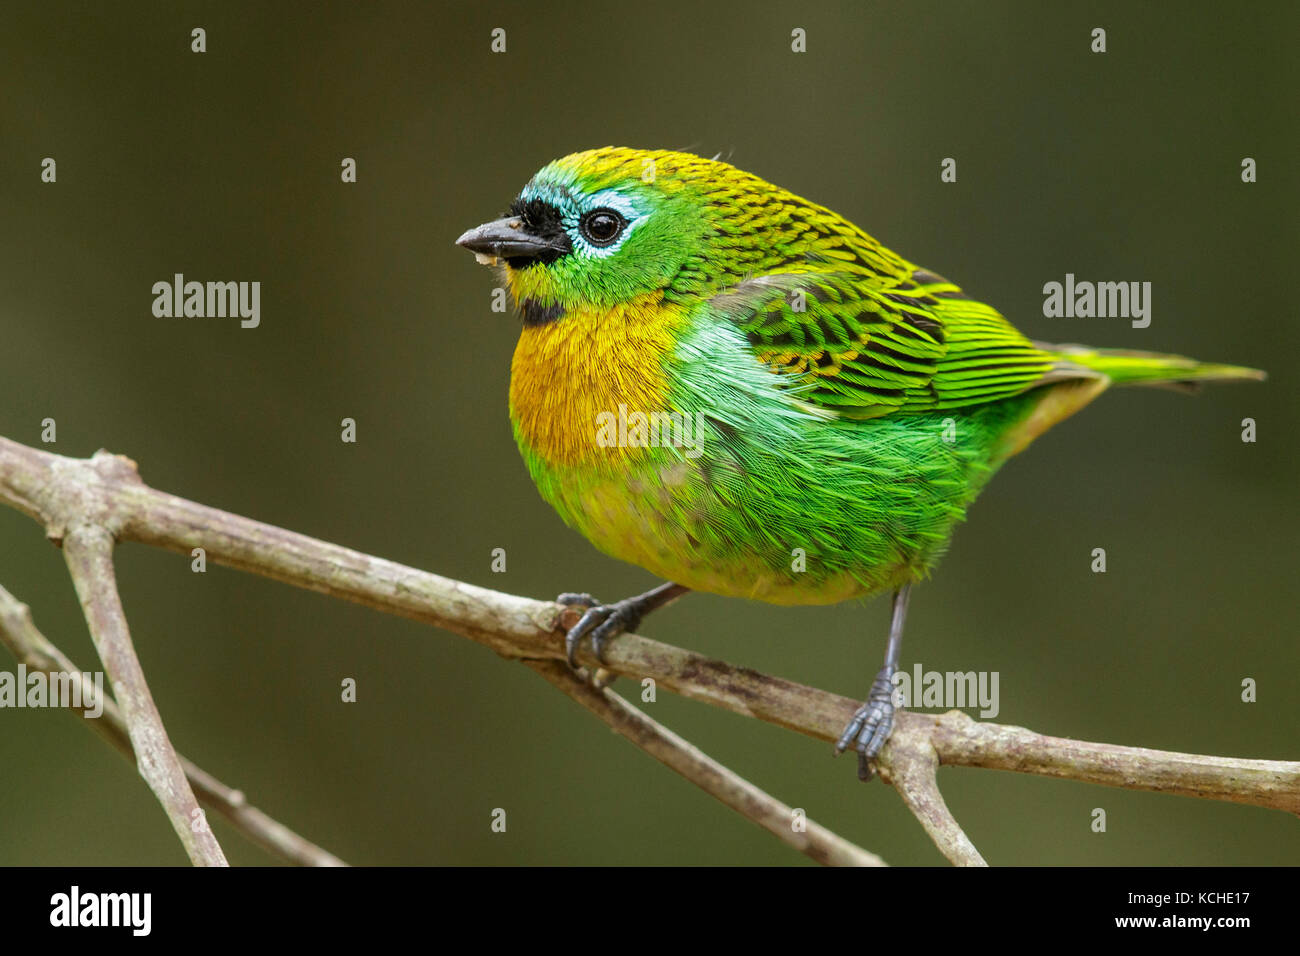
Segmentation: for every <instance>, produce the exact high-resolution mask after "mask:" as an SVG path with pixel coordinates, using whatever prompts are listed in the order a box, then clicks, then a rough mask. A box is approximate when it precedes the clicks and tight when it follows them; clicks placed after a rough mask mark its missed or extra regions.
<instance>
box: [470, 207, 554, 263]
mask: <svg viewBox="0 0 1300 956" xmlns="http://www.w3.org/2000/svg"><path fill="white" fill-rule="evenodd" d="M563 238H564V237H562V236H561V237H557V238H553V239H551V238H544V237H542V236H535V235H533V234H532V233H529V232H526V231H525V230H524V224H523V222H521V221H520V220H519V219H518V218H515V217H513V216H507V217H506V218H505V219H498V220H496V221H495V222H486V223H484V224H483V225H481V226H475V227H474V228H473V229H471V230H469V232H467V233H465V234H464V235H463V236H461V237H460V238H459V239H457V240H456V245H458V246H464V247H465V248H466V249H468V250H469V251H470V252H478V253H481V254H483V255H485V256H497V257H498V258H501V259H522V260H528V261H531V260H535V259H541V260H543V261H547V262H550V261H554V260H555V259H557V258H559V257H560V256H562V255H564V254H565V253H566V252H568V251H569V244H568V243H567V242H565V241H562V240H563ZM512 264H513V263H512Z"/></svg>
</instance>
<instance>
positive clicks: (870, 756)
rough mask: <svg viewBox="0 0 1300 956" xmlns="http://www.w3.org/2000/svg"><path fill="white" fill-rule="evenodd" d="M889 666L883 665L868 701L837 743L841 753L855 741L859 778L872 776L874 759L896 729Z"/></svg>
mask: <svg viewBox="0 0 1300 956" xmlns="http://www.w3.org/2000/svg"><path fill="white" fill-rule="evenodd" d="M892 677H893V674H892V673H891V671H890V668H888V667H884V668H881V670H880V673H879V674H877V675H876V679H875V680H874V681H872V682H871V691H870V693H868V694H867V702H866V703H865V704H863V705H862V706H861V707H859V708H858V709H857V711H856V712H855V713H854V714H853V719H852V720H850V721H849V725H848V726H847V727H845V728H844V733H842V734H840V739H839V740H838V741H836V743H835V753H836V754H842V753H844V751H845V749H846V748H847V747H848V746H849V744H850V743H852V742H853V741H856V742H857V743H856V745H855V748H854V749H856V750H857V752H858V779H859V780H862V781H864V782H865V781H867V780H870V779H871V761H872V760H874V759H875V758H876V755H877V754H879V753H880V750H881V748H882V747H884V746H885V741H886V740H888V739H889V734H890V731H892V730H893V729H894V684H893V681H892V680H891V678H892Z"/></svg>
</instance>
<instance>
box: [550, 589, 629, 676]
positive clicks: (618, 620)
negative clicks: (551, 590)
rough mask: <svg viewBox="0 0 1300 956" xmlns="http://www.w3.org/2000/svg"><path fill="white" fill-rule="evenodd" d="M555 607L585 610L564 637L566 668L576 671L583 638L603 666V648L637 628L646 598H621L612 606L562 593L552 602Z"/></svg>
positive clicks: (581, 596)
mask: <svg viewBox="0 0 1300 956" xmlns="http://www.w3.org/2000/svg"><path fill="white" fill-rule="evenodd" d="M555 603H556V604H563V605H565V606H567V607H581V608H586V610H585V611H584V612H583V615H582V617H580V618H578V623H576V624H574V625H573V627H571V628H569V631H568V633H567V634H565V636H564V655H565V657H567V658H568V660H569V666H570V667H572V668H573V669H574V670H577V668H578V660H577V654H578V647H579V645H580V644H581V643H582V639H583V638H584V637H586V638H590V640H591V651H592V653H593V654H595V655H596V660H598V661H600V662H601V663H602V664H603V663H605V645H606V644H607V643H609V641H610V640H612V639H613V638H615V637H617V636H618V635H619V634H622V633H623V632H624V631H634V630H636V628H637V627H638V626H639V625H640V624H641V618H642V617H643V616H645V613H646V611H647V610H648V608H647V606H646V605H647V602H646V595H644V594H638V595H637V596H636V597H630V598H624V599H623V600H622V601H616V602H614V603H613V604H602V603H600V601H598V600H596V599H595V598H594V597H592V596H591V595H590V594H574V593H569V592H565V593H564V594H561V595H560V596H559V597H557V598H556V599H555Z"/></svg>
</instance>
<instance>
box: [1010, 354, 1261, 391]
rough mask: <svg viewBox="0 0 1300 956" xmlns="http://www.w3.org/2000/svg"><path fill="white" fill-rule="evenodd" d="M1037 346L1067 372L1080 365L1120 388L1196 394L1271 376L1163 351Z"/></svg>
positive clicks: (1254, 369) (1248, 369) (1249, 369)
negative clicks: (1213, 385)
mask: <svg viewBox="0 0 1300 956" xmlns="http://www.w3.org/2000/svg"><path fill="white" fill-rule="evenodd" d="M1034 344H1035V345H1037V346H1038V347H1039V348H1041V349H1043V350H1044V351H1046V352H1050V353H1051V354H1052V355H1055V356H1057V357H1058V358H1059V360H1060V362H1061V365H1062V367H1063V368H1064V369H1068V368H1069V367H1070V366H1076V367H1081V368H1084V369H1090V370H1092V371H1094V372H1100V373H1101V374H1102V375H1105V376H1106V377H1107V378H1108V379H1110V380H1111V381H1112V382H1113V383H1115V384H1116V385H1162V386H1165V387H1169V388H1177V389H1182V390H1192V391H1194V390H1196V388H1198V387H1199V386H1200V384H1201V383H1202V382H1260V381H1263V380H1264V379H1265V378H1267V377H1268V376H1267V375H1266V374H1265V373H1264V372H1262V371H1260V370H1259V369H1257V368H1245V367H1244V366H1241V365H1218V364H1216V363H1213V362H1198V361H1196V360H1195V359H1189V358H1184V357H1183V356H1181V355H1165V354H1163V353H1160V352H1134V351H1130V350H1128V349H1094V348H1089V347H1088V346H1086V345H1045V344H1042V343H1034Z"/></svg>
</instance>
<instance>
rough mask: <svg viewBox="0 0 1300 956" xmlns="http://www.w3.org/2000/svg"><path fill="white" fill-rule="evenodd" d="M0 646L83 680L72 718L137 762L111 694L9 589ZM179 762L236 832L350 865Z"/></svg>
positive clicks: (292, 858) (287, 851)
mask: <svg viewBox="0 0 1300 956" xmlns="http://www.w3.org/2000/svg"><path fill="white" fill-rule="evenodd" d="M0 643H2V644H4V645H5V646H6V647H8V648H9V650H10V652H11V653H12V654H13V655H14V657H15V658H16V659H17V660H18V661H20V662H21V663H23V664H26V665H27V666H28V667H30V668H32V669H33V670H38V671H41V672H42V673H45V674H49V675H55V674H66V675H69V676H70V677H71V678H72V679H73V680H76V681H78V682H79V683H80V684H81V700H82V702H83V704H84V706H83V707H82V708H81V709H73V710H72V713H74V714H77V715H78V716H80V717H81V718H82V720H83V721H84V722H85V724H86V726H88V727H90V729H91V730H93V731H95V733H97V734H99V736H100V737H102V738H103V739H104V740H106V741H107V742H108V743H109V744H111V745H112V746H113V747H114V748H115V749H116V750H117V751H118V752H119V753H121V754H122V756H124V757H126V758H127V759H128V760H130V761H133V762H134V761H135V750H134V748H132V746H131V737H130V735H129V734H128V732H127V729H126V723H125V721H123V720H122V714H121V712H120V711H119V709H118V706H117V704H116V703H115V702H114V701H113V699H112V698H111V697H109V696H108V695H107V694H105V695H104V696H103V700H102V701H98V703H96V701H95V696H96V689H95V685H94V683H92V682H91V681H90V680H89V679H88V678H87V676H86V674H85V673H84V672H82V671H81V670H80V669H79V668H78V667H77V666H76V665H75V664H73V662H72V661H71V660H69V659H68V658H67V657H66V656H65V655H64V654H63V652H62V651H60V650H59V649H58V648H57V647H55V646H54V645H53V644H51V643H50V642H49V641H48V640H47V639H46V637H45V635H44V634H42V633H41V632H40V630H39V629H37V627H36V624H35V622H34V621H33V620H32V615H31V611H30V610H29V609H28V607H27V605H25V604H23V603H22V602H21V601H19V600H18V599H17V598H15V597H14V596H13V595H12V594H10V593H9V592H8V591H6V590H5V589H4V587H0ZM98 705H102V707H103V712H102V713H101V714H100V715H99V716H98V717H93V716H90V714H88V713H87V711H93V710H95V709H96V708H97V706H98ZM180 761H181V766H182V767H184V769H185V776H186V778H187V779H188V780H189V782H190V786H191V787H193V788H194V793H195V795H196V796H198V798H199V802H200V803H202V804H203V806H204V807H206V808H207V809H209V810H212V811H215V812H216V813H219V814H221V816H222V817H224V818H225V820H226V821H227V822H228V823H229V824H230V825H231V826H232V827H234V828H235V829H236V830H237V831H239V832H240V833H242V834H243V835H244V836H246V837H248V839H250V840H251V841H253V842H254V843H256V844H258V845H259V846H261V847H262V848H264V849H266V850H267V851H269V852H271V853H273V854H275V855H277V856H279V857H281V858H283V859H285V860H287V861H288V862H290V863H296V864H298V865H300V866H346V865H347V864H345V863H344V862H343V861H342V860H340V859H339V858H338V857H336V856H334V855H333V854H332V853H329V852H327V851H326V850H323V849H321V848H320V847H318V846H317V845H316V844H314V843H312V842H311V841H310V840H306V839H304V838H303V837H301V836H299V835H298V834H296V833H294V832H293V831H292V830H290V829H289V828H288V827H286V826H285V825H284V824H282V823H280V822H278V821H276V820H274V819H272V818H271V817H269V816H267V815H266V814H265V813H263V812H262V811H261V810H259V809H257V807H255V806H253V805H251V804H250V803H249V802H248V800H247V798H246V797H245V796H244V794H243V793H242V792H241V791H239V790H235V789H233V788H231V787H228V786H226V785H225V784H224V783H222V782H221V781H220V780H218V779H217V778H216V777H214V776H212V775H211V774H209V773H208V772H207V771H205V770H203V769H202V768H200V767H198V766H195V764H193V763H192V762H191V761H189V760H187V759H186V758H185V757H184V756H181V757H180Z"/></svg>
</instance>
